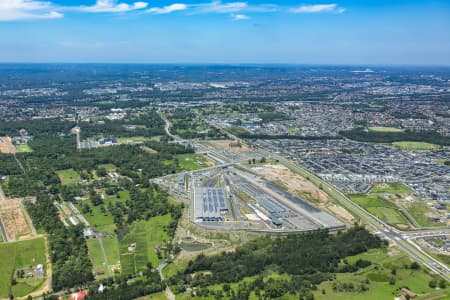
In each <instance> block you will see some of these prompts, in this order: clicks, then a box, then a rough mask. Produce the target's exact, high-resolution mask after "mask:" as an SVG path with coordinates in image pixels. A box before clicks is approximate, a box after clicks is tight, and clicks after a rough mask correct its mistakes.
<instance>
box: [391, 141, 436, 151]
mask: <svg viewBox="0 0 450 300" xmlns="http://www.w3.org/2000/svg"><path fill="white" fill-rule="evenodd" d="M392 145H394V146H396V147H398V148H400V149H403V150H436V149H440V148H441V147H440V146H439V145H435V144H430V143H424V142H407V141H405V142H394V143H392Z"/></svg>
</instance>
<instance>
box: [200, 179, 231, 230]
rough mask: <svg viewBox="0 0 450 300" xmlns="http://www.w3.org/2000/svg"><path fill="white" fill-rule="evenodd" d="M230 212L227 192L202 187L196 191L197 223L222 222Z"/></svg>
mask: <svg viewBox="0 0 450 300" xmlns="http://www.w3.org/2000/svg"><path fill="white" fill-rule="evenodd" d="M228 211H229V209H228V205H227V201H226V200H225V191H224V190H223V189H221V188H208V187H200V188H197V189H196V190H195V205H194V219H195V221H196V222H220V221H223V220H224V215H225V214H227V213H228Z"/></svg>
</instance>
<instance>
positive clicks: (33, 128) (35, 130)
mask: <svg viewBox="0 0 450 300" xmlns="http://www.w3.org/2000/svg"><path fill="white" fill-rule="evenodd" d="M74 126H75V122H68V121H63V120H60V119H40V120H26V121H8V122H5V121H0V136H2V135H9V136H17V135H19V130H21V129H26V130H27V131H28V134H29V135H32V136H42V135H53V136H57V135H58V134H61V133H63V134H67V133H68V132H70V129H72V128H73V127H74Z"/></svg>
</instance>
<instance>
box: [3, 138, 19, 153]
mask: <svg viewBox="0 0 450 300" xmlns="http://www.w3.org/2000/svg"><path fill="white" fill-rule="evenodd" d="M0 152H1V153H6V154H15V153H16V147H14V145H13V144H12V140H11V138H10V137H9V136H0Z"/></svg>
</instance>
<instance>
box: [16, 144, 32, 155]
mask: <svg viewBox="0 0 450 300" xmlns="http://www.w3.org/2000/svg"><path fill="white" fill-rule="evenodd" d="M16 151H17V153H30V152H33V149H31V147H30V146H28V145H27V144H23V145H16Z"/></svg>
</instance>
